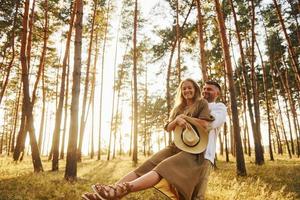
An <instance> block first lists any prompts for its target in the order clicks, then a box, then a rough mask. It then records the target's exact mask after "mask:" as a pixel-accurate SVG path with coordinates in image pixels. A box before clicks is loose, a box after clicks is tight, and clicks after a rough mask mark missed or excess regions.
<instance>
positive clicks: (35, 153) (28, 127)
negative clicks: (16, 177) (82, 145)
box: [16, 0, 43, 172]
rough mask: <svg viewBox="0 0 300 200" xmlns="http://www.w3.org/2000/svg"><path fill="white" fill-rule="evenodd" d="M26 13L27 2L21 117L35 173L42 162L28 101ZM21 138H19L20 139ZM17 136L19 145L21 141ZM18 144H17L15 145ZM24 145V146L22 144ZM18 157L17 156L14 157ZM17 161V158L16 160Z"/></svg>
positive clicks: (24, 21)
mask: <svg viewBox="0 0 300 200" xmlns="http://www.w3.org/2000/svg"><path fill="white" fill-rule="evenodd" d="M28 13H29V0H26V1H25V4H24V14H23V21H22V27H23V31H22V38H21V52H20V57H21V67H22V82H23V108H22V111H23V112H24V114H23V116H24V117H25V119H26V120H25V122H26V123H25V124H24V130H25V131H24V135H25V136H26V132H27V131H28V132H29V137H30V145H31V151H32V154H31V155H32V162H33V167H34V171H35V172H40V171H43V166H42V161H41V158H40V153H39V149H38V146H37V141H36V138H35V131H34V125H33V121H34V120H33V114H32V110H33V102H31V100H30V94H29V79H28V63H27V62H28V60H27V56H26V45H27V26H28V24H27V23H28ZM20 138H21V137H20ZM20 138H19V136H18V139H19V140H18V141H19V144H20V142H22V141H21V139H20ZM17 144H18V143H17ZM23 145H24V144H23ZM23 145H22V144H20V145H19V147H18V149H17V150H18V152H20V149H19V148H20V147H22V146H23ZM16 157H18V156H16ZM17 159H18V158H17Z"/></svg>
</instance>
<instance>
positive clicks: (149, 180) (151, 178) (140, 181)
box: [129, 171, 161, 192]
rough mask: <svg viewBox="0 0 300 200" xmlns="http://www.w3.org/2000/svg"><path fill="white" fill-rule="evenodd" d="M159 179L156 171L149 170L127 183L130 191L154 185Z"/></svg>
mask: <svg viewBox="0 0 300 200" xmlns="http://www.w3.org/2000/svg"><path fill="white" fill-rule="evenodd" d="M160 179H161V177H160V175H159V174H158V173H157V172H155V171H150V172H148V173H147V174H144V175H143V176H141V177H139V178H137V179H135V180H133V181H130V182H129V184H130V185H131V191H132V192H136V191H140V190H144V189H147V188H150V187H152V186H154V185H156V184H157V183H158V182H159V181H160Z"/></svg>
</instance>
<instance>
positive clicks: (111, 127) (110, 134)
mask: <svg viewBox="0 0 300 200" xmlns="http://www.w3.org/2000/svg"><path fill="white" fill-rule="evenodd" d="M122 9H123V7H122ZM120 20H121V15H120V17H119V24H118V30H117V38H116V45H115V55H114V90H113V98H112V108H111V117H110V132H109V148H108V154H107V160H109V159H110V146H111V136H112V132H113V124H114V112H115V95H116V88H115V86H116V85H117V84H116V81H117V80H116V79H117V56H118V42H119V33H120ZM128 44H129V40H128V41H127V45H126V48H125V49H126V50H125V54H126V52H127V48H128ZM123 62H124V58H123ZM122 66H123V65H122ZM121 74H122V72H121ZM119 81H120V80H119ZM118 85H119V84H118ZM99 159H100V155H99V158H98V160H99Z"/></svg>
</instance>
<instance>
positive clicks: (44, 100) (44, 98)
mask: <svg viewBox="0 0 300 200" xmlns="http://www.w3.org/2000/svg"><path fill="white" fill-rule="evenodd" d="M42 96H43V97H42V98H43V105H42V117H41V123H40V130H39V137H38V147H39V150H40V151H41V149H42V141H43V137H44V134H43V133H44V124H45V111H46V89H45V68H44V69H43V71H42Z"/></svg>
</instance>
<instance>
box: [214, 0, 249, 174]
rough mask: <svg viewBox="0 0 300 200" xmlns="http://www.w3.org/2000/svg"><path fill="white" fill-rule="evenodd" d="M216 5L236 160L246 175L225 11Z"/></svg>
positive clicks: (238, 166) (238, 170)
mask: <svg viewBox="0 0 300 200" xmlns="http://www.w3.org/2000/svg"><path fill="white" fill-rule="evenodd" d="M214 2H215V7H216V14H217V21H218V25H219V31H220V37H221V42H222V49H223V55H224V61H225V66H226V72H227V78H228V82H229V92H230V101H231V112H232V118H233V132H234V139H235V144H236V162H237V174H238V175H240V176H245V175H246V174H247V173H246V167H245V160H244V154H243V147H242V141H241V136H240V129H239V116H238V109H237V102H236V91H235V85H234V81H233V72H232V66H231V60H230V53H229V45H228V40H227V37H226V28H225V22H224V16H223V12H222V9H221V6H220V3H219V0H214Z"/></svg>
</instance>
